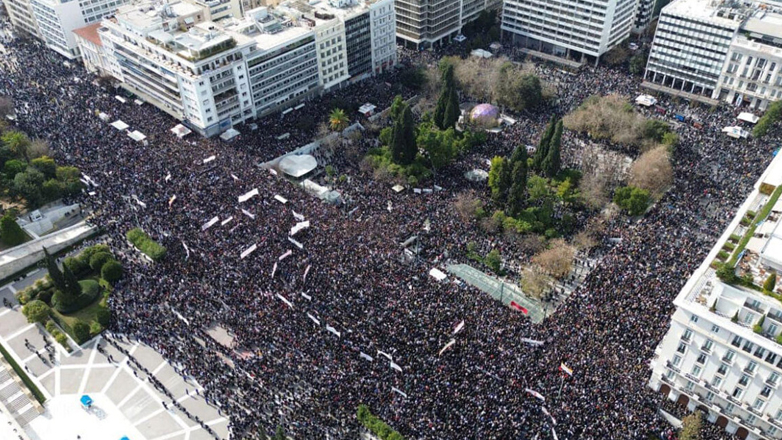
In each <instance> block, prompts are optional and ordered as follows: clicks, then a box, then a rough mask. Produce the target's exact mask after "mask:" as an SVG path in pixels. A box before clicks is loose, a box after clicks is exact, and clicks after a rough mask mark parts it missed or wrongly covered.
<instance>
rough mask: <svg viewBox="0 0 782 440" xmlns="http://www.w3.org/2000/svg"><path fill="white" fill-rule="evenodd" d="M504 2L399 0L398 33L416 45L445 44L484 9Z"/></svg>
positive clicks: (400, 36)
mask: <svg viewBox="0 0 782 440" xmlns="http://www.w3.org/2000/svg"><path fill="white" fill-rule="evenodd" d="M500 4H501V0H441V1H431V2H430V1H427V0H396V1H395V2H394V5H395V8H396V36H397V37H398V38H399V39H400V40H401V41H402V42H403V43H404V44H405V45H408V44H409V45H412V46H414V47H416V48H423V47H431V46H433V45H438V44H442V43H443V42H448V41H450V40H451V39H452V38H453V37H455V36H457V35H458V34H459V33H460V32H461V29H462V26H464V25H465V24H467V23H469V22H470V21H472V20H475V19H476V18H478V15H480V13H481V12H482V11H484V10H491V9H497V8H499V7H500Z"/></svg>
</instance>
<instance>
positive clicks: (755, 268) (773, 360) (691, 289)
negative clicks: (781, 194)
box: [649, 156, 782, 440]
mask: <svg viewBox="0 0 782 440" xmlns="http://www.w3.org/2000/svg"><path fill="white" fill-rule="evenodd" d="M762 184H765V185H763V187H764V188H769V187H770V188H774V189H775V188H779V187H780V185H782V156H780V157H777V158H775V159H774V161H773V162H772V164H771V166H770V167H769V168H768V169H767V170H766V172H765V173H764V175H763V176H762V177H761V179H760V180H759V181H758V184H757V185H756V186H755V190H754V191H753V192H752V194H750V196H749V198H748V199H747V201H746V202H745V203H744V204H743V205H742V207H741V208H740V209H739V212H738V214H737V216H736V217H735V219H734V221H733V222H732V223H731V225H730V226H729V227H728V229H727V230H726V231H725V233H724V234H723V236H722V237H721V238H720V239H719V240H718V242H717V245H716V246H715V247H714V248H713V249H712V251H711V252H710V253H709V255H708V257H707V259H706V260H705V261H704V263H703V264H702V265H701V267H700V268H698V270H696V271H695V273H694V274H693V276H692V277H691V278H690V280H689V281H688V282H687V283H686V285H685V286H684V288H683V289H682V291H681V292H680V293H679V295H678V296H677V298H676V299H675V301H674V304H675V305H676V311H675V313H674V314H673V316H672V319H671V324H670V329H669V330H668V332H667V334H666V335H665V337H664V338H663V340H662V341H661V342H660V345H659V346H658V347H657V349H656V351H655V356H654V359H653V360H652V362H651V363H650V365H651V368H652V376H651V378H650V380H649V386H650V387H651V388H653V389H655V390H658V391H660V392H662V393H663V394H665V395H666V396H667V397H668V399H670V400H671V401H675V402H678V403H679V404H680V405H683V406H686V407H687V409H689V410H690V411H695V410H700V411H702V412H703V413H704V414H705V415H706V416H707V418H708V420H709V421H710V422H712V423H715V424H717V425H718V426H720V427H722V428H724V429H726V430H727V431H728V432H729V433H733V434H736V435H738V436H739V437H740V438H747V439H750V440H756V439H782V390H780V386H779V385H780V382H782V345H781V343H782V336H780V334H781V333H782V302H780V301H779V300H777V299H775V298H774V297H772V296H769V295H765V294H763V293H761V292H759V291H757V290H755V289H750V288H747V287H744V286H739V285H731V284H726V283H724V282H723V281H721V280H720V279H719V278H718V277H717V276H716V274H715V271H714V269H713V268H712V267H711V263H712V261H715V258H717V256H718V254H719V252H720V251H722V250H723V248H724V249H729V248H730V249H732V248H731V247H729V246H728V247H725V243H727V242H728V241H735V238H734V237H735V236H736V235H739V236H741V234H742V231H745V228H743V227H742V226H741V224H740V221H741V219H742V218H744V217H745V215H746V214H747V212H748V211H757V212H761V210H762V209H763V207H764V206H765V205H766V204H769V203H774V202H771V201H769V195H767V194H764V193H761V192H760V190H759V189H760V188H761V185H762ZM764 192H765V191H764ZM770 208H771V209H770V210H769V212H768V214H767V215H766V217H765V219H763V220H764V221H763V223H762V225H761V226H760V227H759V228H758V229H756V230H755V232H754V233H753V237H752V238H751V240H749V242H748V243H747V245H746V248H745V249H744V251H743V252H741V257H740V258H739V261H738V264H737V266H736V270H737V275H738V276H742V277H747V278H749V279H751V280H752V283H753V284H755V285H760V286H762V285H763V283H764V280H766V279H767V278H768V276H770V274H771V273H777V275H781V274H782V273H780V272H776V271H777V269H776V268H774V267H773V266H770V265H768V264H767V263H766V262H764V261H767V260H764V258H763V254H764V250H765V249H766V244H767V243H768V242H769V240H772V239H773V238H774V237H775V236H777V235H778V234H777V235H775V231H776V230H777V229H779V230H780V231H782V227H779V228H778V226H779V225H780V223H781V222H782V204H779V203H774V205H773V206H771V207H770ZM736 252H738V251H736ZM776 252H777V253H782V249H777V250H776ZM774 290H775V292H776V293H777V294H779V292H780V291H781V289H779V288H775V289H774Z"/></svg>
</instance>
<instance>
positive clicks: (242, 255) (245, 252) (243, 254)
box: [239, 244, 258, 260]
mask: <svg viewBox="0 0 782 440" xmlns="http://www.w3.org/2000/svg"><path fill="white" fill-rule="evenodd" d="M257 247H258V245H257V244H254V245H252V246H250V247H248V248H247V249H245V250H244V251H243V252H242V254H241V255H240V256H239V259H241V260H244V258H245V257H246V256H248V255H250V254H252V253H253V252H254V251H255V249H256V248H257Z"/></svg>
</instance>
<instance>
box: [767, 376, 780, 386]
mask: <svg viewBox="0 0 782 440" xmlns="http://www.w3.org/2000/svg"><path fill="white" fill-rule="evenodd" d="M778 383H779V382H778V381H776V380H774V381H772V380H771V379H770V378H769V379H766V385H768V386H770V387H771V388H776V387H777V384H778Z"/></svg>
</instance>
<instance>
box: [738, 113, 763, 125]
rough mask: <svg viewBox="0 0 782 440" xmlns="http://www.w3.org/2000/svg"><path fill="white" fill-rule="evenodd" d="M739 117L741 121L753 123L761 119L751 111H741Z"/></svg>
mask: <svg viewBox="0 0 782 440" xmlns="http://www.w3.org/2000/svg"><path fill="white" fill-rule="evenodd" d="M738 119H739V121H744V122H750V123H752V124H757V122H758V121H759V120H760V118H759V117H758V116H755V115H753V114H752V113H749V112H744V113H740V114H739V118H738Z"/></svg>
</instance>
